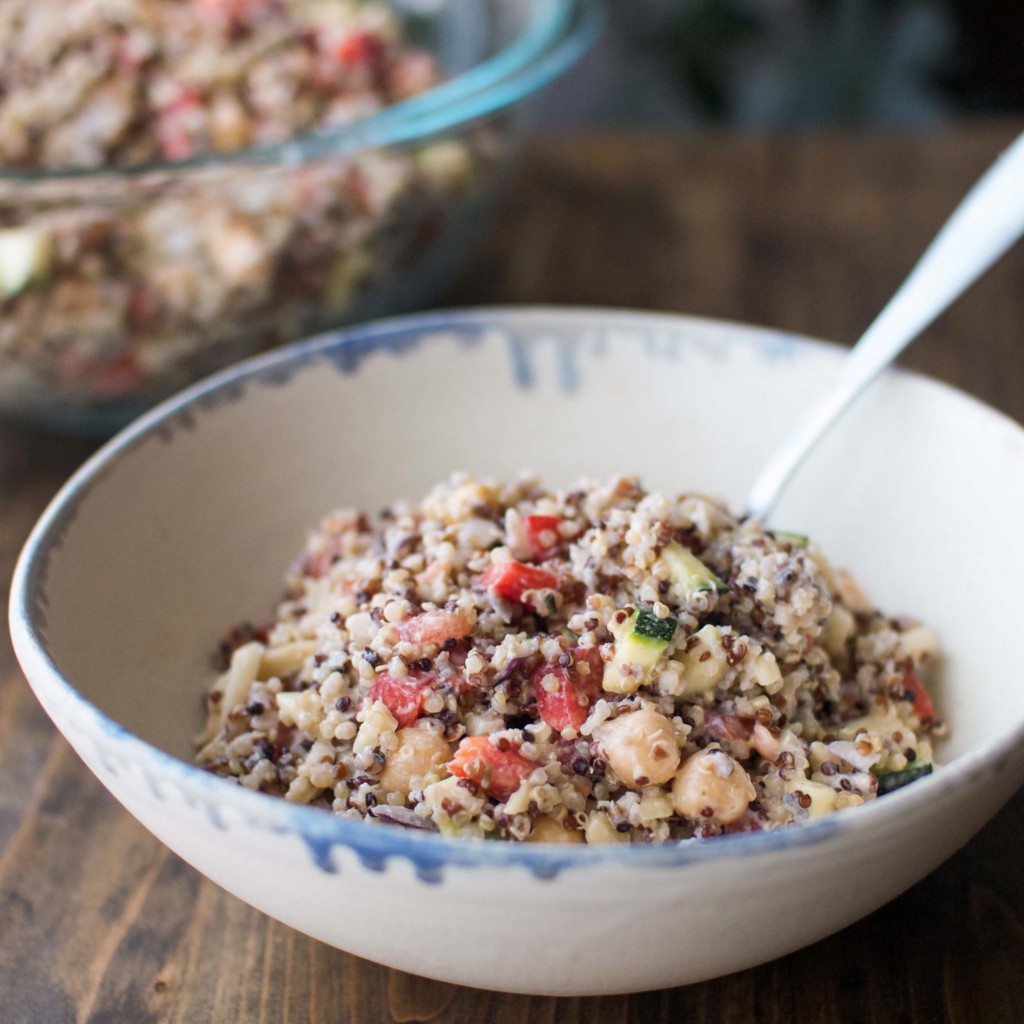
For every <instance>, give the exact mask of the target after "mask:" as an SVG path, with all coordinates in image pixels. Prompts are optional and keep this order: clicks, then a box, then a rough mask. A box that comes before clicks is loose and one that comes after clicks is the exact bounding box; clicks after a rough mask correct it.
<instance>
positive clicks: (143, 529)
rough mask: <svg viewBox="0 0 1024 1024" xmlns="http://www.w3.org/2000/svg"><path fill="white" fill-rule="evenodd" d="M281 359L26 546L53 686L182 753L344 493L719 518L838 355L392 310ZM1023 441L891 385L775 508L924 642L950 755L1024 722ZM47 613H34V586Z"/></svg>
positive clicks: (198, 410)
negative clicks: (234, 653)
mask: <svg viewBox="0 0 1024 1024" xmlns="http://www.w3.org/2000/svg"><path fill="white" fill-rule="evenodd" d="M346 337H348V338H349V340H348V341H338V340H336V339H331V338H328V339H325V340H323V341H318V342H314V343H311V344H307V345H306V346H303V347H300V348H299V349H297V350H296V349H293V350H290V351H289V350H286V351H284V352H279V353H273V354H271V355H269V356H267V357H264V358H262V359H260V360H257V361H253V362H252V363H250V364H246V366H245V367H243V368H242V369H241V370H233V371H228V372H226V373H225V374H222V375H220V376H219V377H217V378H214V379H213V381H212V382H211V383H208V384H205V385H200V386H199V387H198V388H195V389H193V390H192V391H191V392H188V393H186V396H185V397H184V398H183V399H177V400H172V401H171V402H170V403H167V404H166V405H165V406H163V407H161V408H159V409H157V410H156V411H155V412H154V413H152V414H150V415H149V416H147V417H146V418H144V420H142V421H141V422H140V423H139V424H137V425H136V426H135V427H133V428H131V429H130V430H129V431H127V432H126V433H125V434H124V435H122V436H121V437H119V438H117V439H115V441H114V442H112V443H111V445H108V446H107V448H106V449H104V450H103V451H102V452H101V453H100V454H99V455H98V456H97V457H96V458H95V459H94V460H93V462H92V463H91V464H90V465H89V466H87V467H86V468H85V469H84V470H83V472H82V473H80V474H79V476H78V477H77V478H76V480H75V481H73V482H72V484H71V485H69V488H68V489H66V490H65V492H64V493H63V495H62V496H61V497H60V498H58V501H57V503H56V505H55V506H54V507H52V508H51V511H50V513H49V514H48V517H47V519H46V520H44V523H43V524H42V528H41V529H42V532H41V533H38V532H37V535H36V537H35V540H34V541H33V542H31V546H30V549H29V555H28V557H29V558H30V563H29V567H28V568H29V571H28V573H27V575H26V576H25V577H24V578H25V579H26V580H27V585H28V587H29V588H36V591H37V592H35V593H31V592H30V593H29V594H28V596H27V598H26V600H27V603H28V605H29V608H30V625H31V627H32V628H34V629H36V630H37V631H38V633H39V635H40V636H41V637H42V643H43V645H44V647H45V649H46V650H47V651H48V653H49V655H50V657H51V658H52V659H53V661H54V663H55V664H56V666H57V668H58V669H59V670H60V671H61V673H62V674H63V675H64V677H65V678H66V679H68V680H70V681H71V683H72V684H73V685H74V686H75V687H77V689H78V690H79V691H80V692H81V693H82V694H83V695H84V696H85V697H86V698H87V699H88V700H90V701H92V702H93V703H95V704H96V705H97V706H98V707H99V708H100V709H101V710H103V711H104V712H106V713H107V714H108V715H110V716H111V717H112V718H114V719H115V720H116V721H117V722H119V723H121V724H123V725H124V726H126V727H127V728H128V729H130V730H132V731H133V732H135V733H137V734H138V735H139V736H141V737H142V738H143V739H145V740H147V741H149V742H151V743H153V744H155V745H156V746H158V747H160V748H162V749H164V750H166V751H168V752H170V753H172V754H175V755H177V756H179V757H182V758H184V759H189V758H190V757H191V751H192V747H191V738H192V736H193V735H194V733H195V732H196V731H197V729H198V727H199V725H200V722H201V719H202V707H201V694H202V692H203V690H204V688H205V687H206V686H207V685H208V683H209V681H210V679H211V676H212V672H213V670H212V668H211V664H210V658H211V654H212V652H213V651H214V649H215V647H216V643H217V641H218V639H219V637H220V636H221V635H222V634H223V632H224V631H225V630H226V629H227V628H228V627H229V626H231V625H232V624H235V623H238V622H240V621H243V620H255V621H259V620H261V619H263V618H265V617H268V616H269V614H270V613H271V611H272V609H273V605H274V602H275V600H276V599H277V597H278V595H279V593H280V588H281V579H282V576H283V572H284V570H285V568H286V566H287V565H288V564H289V563H290V561H291V560H292V559H293V558H294V557H295V555H296V554H297V553H298V551H299V549H300V547H301V545H302V544H303V541H304V538H305V534H306V531H307V530H308V529H309V528H311V527H312V526H313V525H315V523H316V522H317V521H318V519H319V518H320V517H321V516H322V515H323V514H325V513H326V512H328V511H329V510H331V509H332V508H334V507H337V506H358V507H362V508H365V509H368V510H371V511H373V510H376V509H378V508H379V507H380V506H381V505H383V504H384V503H386V502H389V501H391V500H393V499H395V498H398V497H409V498H418V497H420V496H422V494H423V493H424V492H425V491H426V490H427V489H428V488H429V487H430V486H431V485H432V484H433V483H434V482H435V481H437V480H439V479H441V478H443V477H445V476H447V475H448V474H449V473H450V472H451V471H452V470H456V469H464V470H468V471H470V472H472V473H474V474H477V475H480V476H489V477H508V476H511V475H514V474H517V473H518V472H520V471H521V470H522V469H524V468H526V469H530V470H533V471H536V472H537V473H539V474H540V475H541V476H542V477H543V478H544V479H545V480H546V481H547V482H549V483H551V484H555V485H559V484H568V483H571V482H572V481H573V480H575V479H577V478H579V477H581V476H585V475H607V474H613V473H631V474H639V475H640V476H641V477H642V479H643V480H644V482H645V484H646V485H647V486H649V487H651V488H658V489H665V490H668V491H671V492H679V491H684V490H696V491H703V492H710V493H716V494H720V495H722V496H724V497H725V498H727V499H728V500H729V501H730V502H731V503H732V504H733V505H734V506H739V505H740V504H741V503H742V500H743V496H744V492H745V489H746V487H747V486H748V485H749V483H750V481H751V480H752V479H753V476H754V474H755V471H756V469H757V468H758V466H759V464H760V462H761V461H762V460H763V459H764V458H765V456H766V455H767V454H768V452H769V451H770V449H771V448H772V446H773V445H774V444H775V443H776V442H777V441H778V440H779V439H780V437H781V436H782V434H783V433H784V432H785V431H786V430H787V428H788V427H790V426H791V425H792V424H793V423H794V421H795V420H796V418H797V417H798V416H799V413H800V411H801V410H802V409H803V408H805V407H806V405H807V403H808V402H809V401H810V400H811V399H812V398H813V397H814V396H815V395H816V394H817V393H818V392H819V391H820V389H821V388H822V387H823V386H825V385H826V384H827V383H828V382H829V380H830V379H831V378H832V376H833V375H834V373H835V371H836V368H837V365H838V362H839V359H840V358H841V352H840V351H839V350H837V349H833V348H832V347H830V346H825V345H820V344H815V343H809V342H805V341H801V340H798V339H792V338H787V337H784V336H781V335H778V334H775V333H771V332H767V331H762V330H757V329H752V328H746V327H741V326H737V325H731V324H722V323H714V322H709V321H700V320H692V319H687V318H681V317H657V316H643V315H631V314H621V313H615V314H613V313H604V312H587V311H580V312H561V313H556V312H549V311H519V312H506V313H502V312H500V311H488V312H483V313H464V314H440V315H437V316H432V317H420V318H408V319H405V320H401V321H394V322H392V323H391V324H385V325H383V326H377V327H374V328H367V329H364V330H362V331H356V332H350V334H349V335H346ZM1022 512H1024V432H1022V431H1021V429H1020V428H1019V427H1018V426H1016V425H1015V424H1013V423H1011V422H1010V421H1008V420H1006V419H1005V418H1003V417H1001V416H999V415H998V414H996V413H994V412H992V411H991V410H989V409H987V408H986V407H984V406H982V405H980V404H979V403H977V402H974V401H973V400H971V399H969V398H967V397H965V396H963V395H960V394H959V393H957V392H955V391H953V390H951V389H949V388H946V387H944V386H941V385H938V384H935V383H933V382H930V381H927V380H924V379H921V378H918V377H914V376H912V375H909V374H902V373H901V374H896V373H893V374H889V375H887V376H886V377H885V378H884V379H883V380H882V381H880V382H879V383H878V384H877V385H876V386H875V388H874V389H873V390H872V391H871V392H870V394H869V395H867V396H866V397H865V399H864V400H863V401H862V402H861V403H860V404H859V405H858V406H857V407H856V409H855V410H854V411H853V412H851V413H850V414H849V415H848V416H847V418H846V419H845V420H844V421H843V422H842V423H841V424H840V425H839V426H838V427H837V428H836V430H835V431H834V433H833V434H832V436H831V437H829V438H828V440H827V441H826V443H824V444H823V445H822V446H821V447H820V449H819V450H818V452H817V453H816V454H815V455H814V456H813V457H812V459H811V460H810V461H809V463H808V464H807V465H806V466H805V468H804V469H803V470H802V471H801V473H800V474H799V476H798V478H797V479H796V481H795V482H794V484H793V485H792V488H791V490H790V491H789V493H788V494H787V496H786V498H785V500H784V501H783V503H782V504H781V505H780V507H779V509H778V512H777V515H776V517H775V522H776V523H777V524H778V525H779V526H780V527H781V528H786V529H791V530H795V531H799V532H804V533H810V534H812V535H813V536H814V537H816V538H817V539H818V540H819V541H820V543H821V544H822V546H823V548H824V551H825V553H826V554H827V555H828V556H829V557H830V558H831V559H832V560H833V561H834V562H836V563H839V564H842V565H845V566H847V567H848V568H850V569H852V570H853V571H854V573H855V575H856V576H857V577H858V578H859V579H860V581H861V582H862V584H863V585H864V587H865V588H866V589H867V591H868V593H869V595H870V596H871V597H872V598H873V599H874V600H875V601H876V602H877V603H878V604H879V605H880V606H881V607H882V608H884V609H886V610H887V611H888V612H891V613H892V614H900V613H906V614H909V615H912V616H915V617H919V618H921V619H923V620H924V621H925V622H927V623H929V624H930V625H932V626H933V627H934V628H935V629H936V630H937V631H938V633H939V636H940V640H941V644H942V649H943V653H944V656H943V660H942V664H941V666H940V667H939V672H938V677H939V678H938V682H937V684H936V692H937V701H938V704H939V706H940V709H941V711H942V713H943V714H944V715H945V716H946V717H947V718H948V720H949V722H950V723H951V729H950V737H949V739H948V740H947V741H946V743H945V745H944V749H943V750H942V754H943V757H944V759H945V760H949V759H950V758H952V757H955V756H958V755H960V754H962V753H964V752H966V751H968V750H970V749H972V748H975V747H978V746H979V745H981V744H982V743H984V742H985V741H987V740H990V739H992V738H993V737H994V736H996V735H1001V734H1004V733H1006V732H1007V731H1008V730H1010V729H1012V728H1015V727H1019V725H1020V723H1021V721H1022V720H1024V687H1021V686H1020V685H1019V681H1018V679H1017V676H1019V674H1020V669H1019V668H1018V667H1017V666H1016V664H1015V663H1014V662H1012V661H1011V662H1009V663H1008V662H1007V660H1006V657H1005V653H1004V652H1005V649H1006V643H1007V639H1008V638H1009V637H1012V636H1013V635H1014V630H1015V629H1016V628H1017V623H1018V621H1019V613H1020V610H1021V607H1020V606H1021V598H1020V592H1019V589H1018V587H1017V581H1016V573H1015V572H1014V571H1013V570H1012V567H1015V566H1018V565H1020V564H1024V536H1022V533H1021V531H1020V530H1019V528H1018V523H1019V521H1020V519H1021V515H1022ZM37 598H38V599H39V602H40V605H39V607H37V606H36V599H37Z"/></svg>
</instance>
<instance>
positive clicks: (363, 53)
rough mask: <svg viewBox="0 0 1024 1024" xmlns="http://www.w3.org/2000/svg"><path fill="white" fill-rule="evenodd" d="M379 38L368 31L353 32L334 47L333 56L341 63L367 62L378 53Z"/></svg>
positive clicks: (379, 46)
mask: <svg viewBox="0 0 1024 1024" xmlns="http://www.w3.org/2000/svg"><path fill="white" fill-rule="evenodd" d="M380 50H381V44H380V40H379V39H377V38H375V37H374V36H371V35H370V34H369V33H368V32H354V33H353V34H352V35H350V36H346V37H345V38H344V39H342V40H341V42H339V43H338V45H337V46H336V47H335V48H334V56H335V57H336V58H337V59H338V60H339V61H341V62H342V64H369V63H371V62H372V61H374V60H376V59H377V58H378V56H379V55H380Z"/></svg>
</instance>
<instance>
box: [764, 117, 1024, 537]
mask: <svg viewBox="0 0 1024 1024" xmlns="http://www.w3.org/2000/svg"><path fill="white" fill-rule="evenodd" d="M1021 234H1024V135H1021V136H1020V138H1018V139H1017V140H1016V142H1014V143H1013V145H1011V146H1010V147H1009V149H1007V150H1006V152H1005V153H1003V155H1002V156H1001V157H999V159H998V160H997V161H996V162H995V163H994V164H993V165H992V166H991V167H990V168H989V169H988V170H987V171H986V172H985V174H984V176H983V177H982V178H981V180H980V181H978V183H977V184H976V185H975V186H974V188H972V189H971V191H970V192H968V193H967V195H966V196H965V197H964V199H963V201H962V202H961V203H960V205H959V206H958V207H957V208H956V209H955V210H954V211H953V214H952V216H951V217H950V218H949V220H947V221H946V223H945V224H944V225H943V227H942V230H941V231H940V232H939V233H938V235H936V236H935V240H934V241H933V242H932V244H931V245H930V246H929V247H928V248H927V250H925V253H924V255H923V256H922V257H921V259H920V260H919V261H918V263H917V266H915V267H914V269H913V270H912V271H911V272H910V276H909V277H908V278H907V279H906V281H904V282H903V285H902V286H901V287H900V289H899V291H898V292H896V294H895V295H894V296H893V297H892V298H891V299H890V300H889V303H888V305H887V306H886V307H885V308H884V309H883V310H882V312H881V313H879V314H878V317H877V318H876V320H875V321H874V323H873V324H872V325H871V326H870V327H869V328H868V329H867V331H866V332H865V333H864V335H863V336H862V337H861V339H860V341H858V342H857V344H856V345H855V346H854V347H853V350H852V351H851V352H850V355H849V356H848V357H847V359H846V361H845V362H844V363H843V367H842V370H841V372H840V375H839V379H838V380H837V381H836V383H835V385H834V386H833V387H832V388H831V390H829V391H828V392H826V393H825V394H824V395H823V396H822V397H821V399H820V400H819V401H818V402H816V403H815V404H814V405H812V406H811V408H810V410H809V411H808V413H807V415H806V416H805V417H804V418H803V420H802V421H801V422H800V423H799V424H798V425H797V428H796V430H794V431H793V433H792V434H790V436H789V437H787V438H786V439H785V441H783V443H782V444H781V445H780V446H779V447H778V448H777V449H776V450H775V452H774V453H773V454H772V456H771V458H769V459H768V462H767V464H766V465H765V467H764V469H762V470H761V473H760V475H759V476H758V477H757V479H756V480H755V481H754V486H753V487H752V488H751V490H750V494H749V495H748V496H747V514H748V515H749V516H751V517H753V518H760V519H766V518H767V517H768V514H769V513H770V512H771V510H772V508H773V507H774V505H775V503H776V502H777V501H778V499H779V495H780V494H781V493H782V491H783V489H784V488H785V486H786V484H787V483H788V482H789V478H790V477H791V476H792V474H793V472H794V471H795V470H796V469H797V467H798V466H799V465H800V463H801V462H803V460H804V459H805V458H806V457H807V455H808V454H809V453H810V451H811V449H812V448H814V446H815V445H816V444H817V443H818V442H819V441H820V440H821V438H822V436H823V435H824V434H825V432H826V431H827V430H828V429H829V427H831V426H832V424H833V423H835V421H836V420H837V419H838V418H839V417H840V416H841V415H842V413H844V412H845V411H846V409H847V408H848V407H849V406H850V405H851V404H852V403H853V401H854V400H855V399H856V398H857V397H858V396H859V395H860V394H861V392H862V391H864V389H865V388H866V387H867V386H868V385H869V384H870V383H871V382H872V381H873V380H874V379H875V377H877V376H878V374H879V373H880V372H881V371H882V370H883V369H885V367H886V366H888V365H889V363H891V362H892V361H893V360H894V359H895V358H896V357H897V356H898V355H899V354H900V353H901V352H902V351H903V350H904V349H905V348H906V347H907V345H909V344H910V342H912V341H913V340H914V338H916V337H917V335H918V334H919V333H920V332H921V331H923V330H924V329H925V328H926V327H927V326H928V325H929V324H930V323H931V322H932V321H933V320H934V319H935V318H936V317H937V316H938V315H939V314H940V313H941V312H942V311H943V310H945V308H946V307H947V306H948V305H950V303H952V302H953V300H954V299H956V298H957V297H958V296H959V295H960V293H961V292H963V291H964V289H966V288H967V286H968V285H970V284H973V283H974V281H975V280H976V279H977V278H978V277H980V276H981V275H982V274H983V273H984V272H985V271H986V270H988V268H989V267H990V266H992V264H993V263H995V261H996V260H997V259H999V257H1000V256H1002V255H1003V253H1005V252H1006V250H1007V249H1009V248H1010V246H1011V245H1013V243H1014V242H1015V241H1017V239H1018V238H1019V237H1020V236H1021Z"/></svg>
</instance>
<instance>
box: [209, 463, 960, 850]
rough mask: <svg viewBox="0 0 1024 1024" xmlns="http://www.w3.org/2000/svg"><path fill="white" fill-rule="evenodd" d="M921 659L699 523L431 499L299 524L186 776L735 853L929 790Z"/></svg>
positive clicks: (880, 619)
mask: <svg viewBox="0 0 1024 1024" xmlns="http://www.w3.org/2000/svg"><path fill="white" fill-rule="evenodd" d="M935 648H936V639H935V636H934V634H933V633H932V632H931V630H929V629H928V628H927V627H926V626H924V625H921V624H919V623H916V622H914V621H913V620H909V619H904V618H891V617H888V616H887V615H885V614H883V613H882V612H880V611H879V610H878V609H876V608H875V607H874V605H873V604H872V603H871V602H870V601H869V600H868V599H867V598H866V596H865V595H864V593H863V592H862V591H861V589H860V588H859V587H858V585H857V584H856V583H855V582H854V580H853V578H852V577H851V576H850V575H848V574H847V573H846V572H844V571H843V570H841V569H837V568H834V567H832V566H831V565H830V564H829V563H828V562H827V561H826V560H825V557H824V556H823V554H822V552H821V551H820V550H819V549H818V547H817V545H816V544H815V543H814V542H813V541H812V540H810V539H809V538H807V537H805V536H801V535H798V534H792V533H784V532H781V531H778V530H768V529H765V528H764V527H763V526H762V525H761V524H760V523H759V522H756V521H744V520H742V519H740V518H737V517H736V516H735V515H733V514H732V513H730V511H729V510H728V508H727V507H726V506H725V505H723V504H722V503H721V502H719V501H717V500H714V499H712V498H708V497H704V496H700V495H696V494H684V495H682V496H678V497H669V496H667V495H664V494H658V493H648V492H646V491H645V490H643V489H642V487H641V486H640V484H639V482H638V481H636V480H634V479H629V478H623V477H617V478H612V479H609V480H603V481H594V480H586V481H583V482H581V483H580V484H578V485H577V486H575V487H572V488H570V489H567V490H559V491H549V490H546V489H544V488H543V487H542V486H541V485H540V483H539V482H538V481H537V480H535V479H533V478H527V477H524V478H522V479H520V480H518V481H516V482H514V483H511V484H501V483H493V482H480V481H477V480H475V479H472V478H470V477H467V476H464V475H456V476H454V477H452V478H451V479H450V480H449V481H447V482H446V483H444V484H442V485H439V486H437V487H436V488H434V489H433V490H432V491H431V492H430V494H428V495H427V497H426V498H425V499H424V500H423V501H422V503H419V504H413V503H398V504H395V505H393V506H391V507H389V508H387V509H384V510H382V511H381V512H380V513H379V515H378V516H377V517H376V519H375V520H371V518H370V517H368V516H367V515H366V514H364V513H361V512H355V511H338V512H335V513H334V514H332V515H330V516H328V517H327V518H326V519H325V520H324V521H323V522H322V523H321V525H320V527H319V529H318V530H317V531H316V532H315V533H313V534H312V536H311V537H310V538H309V540H308V543H307V545H306V547H305V550H304V552H303V553H302V554H301V556H300V557H299V558H298V560H297V561H296V562H295V564H294V565H293V566H292V568H291V570H290V572H289V573H288V575H287V579H286V592H285V596H284V598H283V600H282V602H281V603H280V605H279V606H278V608H277V610H276V613H275V615H274V618H273V620H272V621H270V622H269V623H267V624H265V625H262V626H253V625H251V624H246V625H242V626H239V627H237V628H235V629H233V630H232V631H231V632H230V634H229V635H228V636H227V637H226V638H225V639H224V641H223V642H222V644H221V648H220V656H221V657H222V658H223V669H224V670H223V672H222V674H221V675H219V677H218V678H217V679H216V682H215V683H214V684H213V686H212V688H211V689H210V690H209V692H208V694H207V697H206V702H207V710H208V720H207V725H206V729H205V732H204V733H203V735H202V736H201V737H200V738H199V740H198V741H197V747H198V761H199V763H200V764H201V765H203V766H204V767H206V768H207V769H208V770H210V771H211V772H214V773H215V774H217V775H220V776H222V777H224V778H227V779H231V780H233V781H235V782H236V783H238V784H239V785H242V786H245V787H248V788H250V789H255V790H260V791H262V792H265V793H270V794H274V795H277V796H281V797H284V798H285V799H287V800H291V801H294V802H297V803H305V804H310V805H314V806H318V807H323V808H324V809H326V810H330V811H332V812H333V813H335V814H337V815H339V816H341V817H344V818H359V819H368V820H371V821H376V822H379V823H384V824H389V825H397V826H402V827H405V828H413V829H420V830H429V831H436V832H439V833H441V834H443V835H446V836H459V837H467V838H477V839H505V840H512V841H528V842H563V843H622V842H646V843H650V842H662V841H669V840H685V839H694V838H708V837H713V836H718V835H723V834H729V833H735V832H749V831H760V830H764V829H773V828H778V827H781V826H785V825H790V824H793V823H796V822H800V821H804V820H807V819H810V818H815V817H818V816H820V815H824V814H830V813H833V812H835V811H839V810H842V809H845V808H848V807H854V806H856V805H858V804H862V803H864V802H866V801H870V800H874V799H876V798H877V797H879V796H883V795H885V794H887V793H889V792H891V791H893V790H895V789H897V788H900V787H902V786H905V785H908V784H910V783H912V782H913V781H915V780H916V779H918V778H920V777H922V776H924V775H927V774H929V773H930V772H931V771H932V762H933V755H932V739H933V737H935V736H941V735H943V734H944V731H945V726H944V725H943V723H942V722H941V720H940V719H939V717H938V715H937V713H936V710H935V707H934V705H933V703H932V701H931V699H930V697H929V694H928V691H927V689H926V686H925V683H924V681H923V680H924V678H925V676H926V670H927V664H928V661H929V658H930V657H931V656H932V654H933V653H934V651H935Z"/></svg>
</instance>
